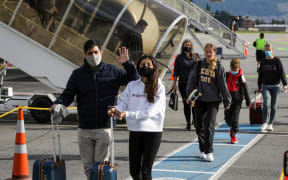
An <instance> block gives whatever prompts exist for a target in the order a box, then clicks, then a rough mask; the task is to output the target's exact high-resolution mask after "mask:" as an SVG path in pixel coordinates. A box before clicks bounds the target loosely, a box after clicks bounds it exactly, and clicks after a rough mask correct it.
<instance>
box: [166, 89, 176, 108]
mask: <svg viewBox="0 0 288 180" xmlns="http://www.w3.org/2000/svg"><path fill="white" fill-rule="evenodd" d="M170 93H171V94H170ZM168 94H170V100H169V104H168V105H169V107H170V108H171V109H173V110H174V111H177V110H178V94H177V92H176V91H173V90H172V89H171V90H170V91H169V92H168V93H167V95H168Z"/></svg>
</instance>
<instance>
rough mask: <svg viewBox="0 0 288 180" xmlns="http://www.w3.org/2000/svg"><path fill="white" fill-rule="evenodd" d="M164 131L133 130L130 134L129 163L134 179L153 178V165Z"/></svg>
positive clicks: (149, 179)
mask: <svg viewBox="0 0 288 180" xmlns="http://www.w3.org/2000/svg"><path fill="white" fill-rule="evenodd" d="M161 137H162V132H133V131H130V135H129V165H130V175H131V176H132V178H133V180H152V166H153V163H154V159H155V157H156V154H157V152H158V149H159V146H160V142H161Z"/></svg>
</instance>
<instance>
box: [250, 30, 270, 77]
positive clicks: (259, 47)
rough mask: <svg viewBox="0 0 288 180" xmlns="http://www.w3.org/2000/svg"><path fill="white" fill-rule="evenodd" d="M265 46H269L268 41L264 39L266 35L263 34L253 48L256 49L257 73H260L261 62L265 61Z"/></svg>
mask: <svg viewBox="0 0 288 180" xmlns="http://www.w3.org/2000/svg"><path fill="white" fill-rule="evenodd" d="M265 44H267V41H266V40H265V39H264V33H263V32H261V33H260V35H259V38H258V39H256V41H254V42H253V46H254V47H256V61H257V72H259V67H260V63H261V60H263V59H265V51H264V47H265Z"/></svg>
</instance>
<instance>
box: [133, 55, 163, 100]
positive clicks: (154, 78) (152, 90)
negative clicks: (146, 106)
mask: <svg viewBox="0 0 288 180" xmlns="http://www.w3.org/2000/svg"><path fill="white" fill-rule="evenodd" d="M144 59H149V60H151V62H152V64H153V72H152V75H151V76H150V77H149V78H147V82H145V89H144V91H145V93H146V94H147V100H148V102H150V103H154V96H155V95H156V94H157V91H158V77H159V68H158V65H157V62H156V60H155V58H154V57H153V56H148V55H143V56H142V57H141V58H140V59H139V61H138V63H137V70H138V72H139V69H140V64H141V62H142V61H143V60H144Z"/></svg>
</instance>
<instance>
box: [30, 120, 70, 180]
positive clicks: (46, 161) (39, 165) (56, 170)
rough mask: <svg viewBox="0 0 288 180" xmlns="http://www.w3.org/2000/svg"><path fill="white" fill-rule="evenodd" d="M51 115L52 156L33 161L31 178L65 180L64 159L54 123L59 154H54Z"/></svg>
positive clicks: (35, 179)
mask: <svg viewBox="0 0 288 180" xmlns="http://www.w3.org/2000/svg"><path fill="white" fill-rule="evenodd" d="M52 118H53V116H52V115H51V127H52V135H53V151H54V153H53V157H52V158H43V159H41V160H36V161H34V164H33V175H32V179H33V180H66V167H65V161H64V160H63V159H62V154H61V142H60V133H59V127H58V124H56V129H57V136H58V150H59V156H56V143H55V130H54V124H53V119H52Z"/></svg>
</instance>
